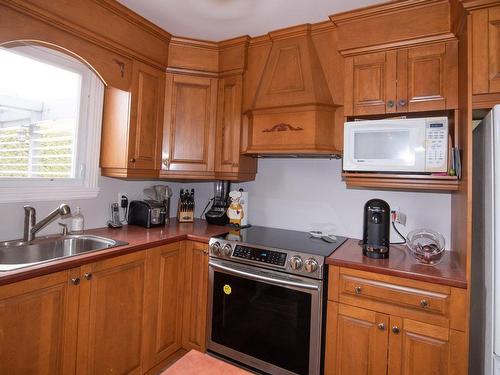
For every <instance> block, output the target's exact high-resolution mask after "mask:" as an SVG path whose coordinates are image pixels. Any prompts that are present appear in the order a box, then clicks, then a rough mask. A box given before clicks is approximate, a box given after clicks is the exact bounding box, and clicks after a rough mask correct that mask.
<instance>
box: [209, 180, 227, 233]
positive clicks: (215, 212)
mask: <svg viewBox="0 0 500 375" xmlns="http://www.w3.org/2000/svg"><path fill="white" fill-rule="evenodd" d="M230 187H231V182H230V181H223V180H219V181H215V182H214V198H213V203H212V207H210V209H209V210H208V211H207V213H206V214H205V219H206V220H207V222H208V223H209V224H215V225H226V224H227V223H228V222H229V218H228V217H227V208H228V206H229V190H230Z"/></svg>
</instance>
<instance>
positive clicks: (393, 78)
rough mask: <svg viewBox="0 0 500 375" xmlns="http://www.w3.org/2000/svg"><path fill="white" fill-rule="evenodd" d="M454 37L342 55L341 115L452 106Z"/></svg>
mask: <svg viewBox="0 0 500 375" xmlns="http://www.w3.org/2000/svg"><path fill="white" fill-rule="evenodd" d="M457 44H458V43H457V42H456V41H449V42H443V43H436V44H430V45H424V46H418V47H411V48H402V49H398V50H391V51H387V52H372V53H367V54H361V55H355V56H349V57H346V62H345V107H344V114H345V115H346V116H362V115H376V114H385V113H404V112H418V111H433V110H446V109H455V108H456V107H457V85H458V49H457Z"/></svg>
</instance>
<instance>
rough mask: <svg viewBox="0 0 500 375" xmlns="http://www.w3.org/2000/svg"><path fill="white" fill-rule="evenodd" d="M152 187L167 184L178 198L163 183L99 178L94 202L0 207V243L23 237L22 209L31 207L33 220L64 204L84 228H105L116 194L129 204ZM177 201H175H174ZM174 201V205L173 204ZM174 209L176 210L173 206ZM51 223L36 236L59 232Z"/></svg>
mask: <svg viewBox="0 0 500 375" xmlns="http://www.w3.org/2000/svg"><path fill="white" fill-rule="evenodd" d="M154 184H167V185H169V186H170V187H171V188H172V189H173V190H174V195H175V197H178V195H179V189H180V184H179V183H172V182H166V181H152V182H151V181H123V180H118V179H113V178H107V177H100V178H99V187H100V188H101V191H100V193H99V195H98V196H97V198H94V199H79V200H66V201H64V202H62V201H51V202H21V203H4V204H0V240H9V239H15V238H21V237H22V236H23V225H24V210H23V206H24V205H30V206H33V207H35V209H36V212H37V219H38V220H40V219H42V218H44V217H45V216H46V215H47V214H48V213H50V212H51V211H52V210H53V209H55V208H56V207H57V206H58V205H59V204H60V203H67V204H69V205H70V207H71V209H72V210H73V211H75V209H76V206H80V207H81V209H82V213H83V215H84V217H85V228H86V229H90V228H100V227H105V226H106V222H107V221H108V220H109V219H110V216H111V214H110V206H111V203H113V202H116V201H117V199H118V198H117V197H118V193H126V194H127V196H128V199H129V201H130V200H135V199H143V198H144V196H143V194H142V190H143V188H144V187H148V186H151V185H154ZM176 199H177V198H176ZM176 199H174V202H175V204H177V203H176V202H177V201H176ZM175 207H176V206H175ZM170 214H171V215H175V210H171V212H170ZM59 221H61V220H57V219H56V220H55V221H54V222H53V223H52V224H50V225H49V226H47V227H46V228H45V229H43V230H42V231H40V232H39V233H40V234H49V233H58V232H59V231H60V228H59V227H58V225H57V222H59Z"/></svg>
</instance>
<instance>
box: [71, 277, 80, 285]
mask: <svg viewBox="0 0 500 375" xmlns="http://www.w3.org/2000/svg"><path fill="white" fill-rule="evenodd" d="M71 284H73V285H78V284H80V278H79V277H74V278H72V279H71Z"/></svg>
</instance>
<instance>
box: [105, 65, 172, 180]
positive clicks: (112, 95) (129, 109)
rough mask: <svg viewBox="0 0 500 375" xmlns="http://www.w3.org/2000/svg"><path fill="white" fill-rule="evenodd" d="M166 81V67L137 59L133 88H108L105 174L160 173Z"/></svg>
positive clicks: (144, 174) (141, 175) (117, 175)
mask: <svg viewBox="0 0 500 375" xmlns="http://www.w3.org/2000/svg"><path fill="white" fill-rule="evenodd" d="M164 82H165V77H164V72H163V71H162V70H160V69H156V68H154V67H151V66H149V65H147V64H144V63H141V62H138V61H134V63H133V72H132V87H131V90H130V92H128V91H123V90H119V89H117V88H113V87H107V88H106V89H105V93H104V113H103V127H102V136H101V162H100V166H101V171H102V174H103V175H104V176H109V177H130V178H147V177H151V178H154V177H157V176H158V171H159V168H160V159H161V141H162V137H161V135H162V125H163V106H164V96H165V91H164V90H165V83H164Z"/></svg>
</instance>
